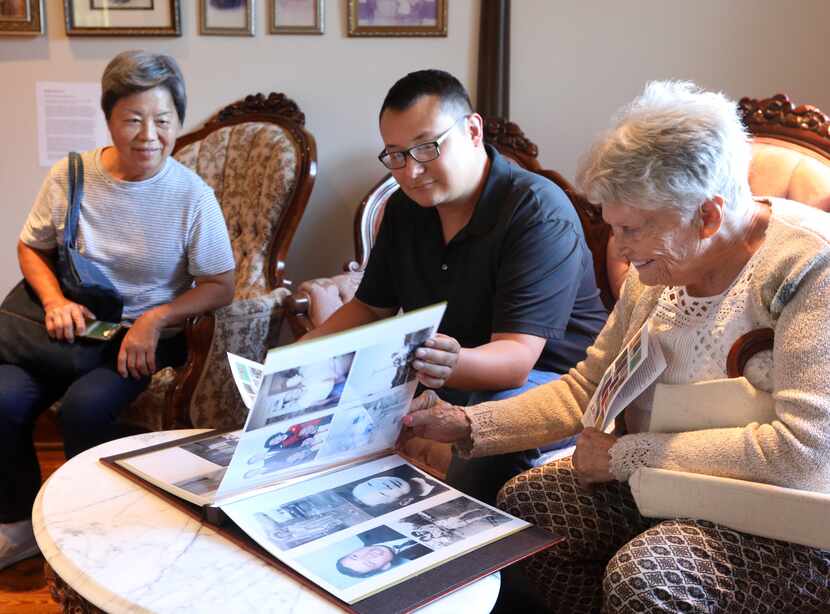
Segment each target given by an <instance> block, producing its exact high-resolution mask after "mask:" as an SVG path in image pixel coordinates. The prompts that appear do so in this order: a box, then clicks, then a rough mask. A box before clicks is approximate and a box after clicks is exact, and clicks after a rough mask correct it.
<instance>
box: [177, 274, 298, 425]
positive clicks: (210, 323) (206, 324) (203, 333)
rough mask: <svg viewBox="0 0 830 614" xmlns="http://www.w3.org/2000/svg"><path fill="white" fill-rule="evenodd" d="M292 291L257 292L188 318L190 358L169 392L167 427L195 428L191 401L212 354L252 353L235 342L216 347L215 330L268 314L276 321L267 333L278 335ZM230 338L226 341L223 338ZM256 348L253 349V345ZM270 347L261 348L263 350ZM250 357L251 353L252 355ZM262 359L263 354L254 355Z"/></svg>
mask: <svg viewBox="0 0 830 614" xmlns="http://www.w3.org/2000/svg"><path fill="white" fill-rule="evenodd" d="M289 294H290V293H289V291H288V290H287V289H286V288H276V289H275V290H270V291H268V292H263V293H261V294H255V295H252V296H248V297H246V298H242V299H238V300H235V301H233V302H232V303H230V304H229V305H225V306H224V307H220V308H219V309H216V310H215V311H212V312H209V313H206V314H202V315H199V316H194V317H191V318H188V319H187V321H186V322H185V336H186V337H187V360H186V361H185V364H184V365H183V366H182V367H180V368H179V369H177V370H176V377H175V380H174V382H173V385H172V386H171V387H170V389H169V390H168V392H167V396H166V399H165V407H164V425H165V428H192V426H193V421H192V419H191V411H190V408H191V402H192V400H193V398H194V397H195V393H196V389H197V387H198V386H199V384H200V382H201V381H202V375H203V373H204V372H205V368H206V366H207V363H208V361H209V360H211V355H212V354H213V360H214V362H215V361H216V360H224V354H225V351H232V352H235V353H244V354H246V355H247V354H249V351H245V350H246V349H249V348H243V347H234V346H233V345H232V344H227V343H225V344H223V347H222V348H214V347H213V345H214V336H215V334H216V331H217V330H219V329H223V328H225V327H231V326H233V325H234V323H237V322H238V321H245V320H258V319H262V318H263V317H267V318H268V319H269V320H272V321H273V322H275V324H274V325H273V326H274V328H275V329H276V330H274V331H272V333H269V334H268V335H267V336H268V337H269V338H270V337H272V336H273V337H276V335H278V334H279V331H278V325H279V324H280V323H281V322H282V305H283V303H284V302H285V299H286V297H287V296H289ZM223 341H225V342H226V341H227V340H223ZM250 349H253V348H250ZM267 349H268V348H267V347H266V348H264V349H263V348H258V350H262V352H261V353H262V354H263V356H264V351H265V350H267ZM249 357H250V356H249ZM253 358H255V359H261V358H262V356H256V357H253Z"/></svg>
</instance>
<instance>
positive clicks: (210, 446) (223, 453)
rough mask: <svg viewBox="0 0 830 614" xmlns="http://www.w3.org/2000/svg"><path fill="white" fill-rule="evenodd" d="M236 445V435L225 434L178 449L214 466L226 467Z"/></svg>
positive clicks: (187, 444) (184, 445)
mask: <svg viewBox="0 0 830 614" xmlns="http://www.w3.org/2000/svg"><path fill="white" fill-rule="evenodd" d="M238 443H239V434H238V433H225V434H224V435H217V436H216V437H210V438H208V439H201V440H199V441H194V442H192V443H186V444H182V445H181V446H179V447H180V448H182V449H183V450H187V451H188V452H190V453H191V454H195V455H196V456H199V457H201V458H203V459H205V460H206V461H210V462H211V463H213V464H215V465H221V466H222V467H227V466H228V464H229V463H230V462H231V457H232V456H233V453H234V451H235V450H236V446H237V444H238Z"/></svg>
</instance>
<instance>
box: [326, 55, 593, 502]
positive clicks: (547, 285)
mask: <svg viewBox="0 0 830 614" xmlns="http://www.w3.org/2000/svg"><path fill="white" fill-rule="evenodd" d="M380 133H381V136H382V138H383V142H384V149H383V151H382V152H381V153H380V155H379V156H378V158H379V159H380V161H381V163H383V165H384V166H385V167H386V168H388V169H389V170H390V171H391V172H392V175H393V176H394V178H395V179H396V180H397V182H398V184H399V185H400V190H398V191H397V192H396V193H395V194H394V195H393V196H392V197H391V198H390V199H389V202H388V203H387V205H386V209H385V213H384V217H383V222H382V223H381V227H380V230H379V233H378V237H377V241H376V243H375V246H374V247H373V249H372V253H371V255H370V258H369V263H368V266H367V267H366V272H365V274H364V276H363V279H362V281H361V284H360V287H359V288H358V290H357V293H356V295H355V298H354V299H352V300H351V301H350V302H348V303H346V304H345V305H343V306H342V307H341V308H340V309H339V310H338V311H336V312H335V313H334V314H332V316H331V317H330V318H329V319H328V320H327V321H326V322H324V323H323V324H322V325H321V326H320V327H318V328H317V329H315V330H314V331H313V333H310V335H313V336H319V335H323V334H327V333H332V332H337V331H341V330H345V329H348V328H351V327H353V326H358V325H360V324H365V323H368V322H372V321H374V320H377V319H381V318H386V317H389V316H392V315H394V314H395V313H396V312H397V311H398V309H403V310H404V311H408V310H411V309H417V308H419V307H424V306H426V305H431V304H433V303H437V302H440V301H447V311H446V313H445V315H444V319H443V320H442V322H441V326H440V328H439V334H438V335H436V336H435V337H434V338H432V339H430V340H429V341H427V342H426V343H425V344H424V346H422V347H421V348H419V349H418V350H417V352H416V360H415V361H414V362H413V367H414V368H415V369H416V370H417V371H418V379H419V381H420V383H421V384H423V385H424V386H427V387H429V388H436V389H438V393H439V395H440V396H441V397H443V398H444V399H445V400H447V401H449V402H451V403H455V404H459V405H463V404H468V403H478V402H482V401H485V400H495V399H498V398H504V397H505V396H512V395H515V394H518V393H519V392H522V391H524V390H526V389H529V388H532V387H533V386H536V385H539V384H540V383H544V382H547V381H550V380H552V379H555V378H557V377H558V376H559V374H562V373H565V372H567V370H568V369H569V368H570V367H572V366H574V365H575V364H576V363H577V362H579V361H580V360H581V359H582V358H584V356H585V350H586V349H587V347H588V346H589V345H591V343H592V342H593V340H594V337H595V336H596V335H597V333H598V332H599V330H600V329H601V328H602V326H603V324H604V323H605V319H606V313H605V309H604V308H603V306H602V303H601V301H600V298H599V291H598V290H597V287H596V283H595V280H594V271H593V263H592V259H591V253H590V251H589V250H588V247H587V245H586V243H585V238H584V235H583V232H582V227H581V225H580V222H579V218H578V216H577V214H576V211H575V209H574V208H573V206H572V205H571V203H570V201H569V200H568V198H567V196H566V195H565V193H564V192H562V190H560V189H559V187H557V186H556V185H555V184H553V183H552V182H550V181H549V180H548V179H546V178H544V177H542V176H540V175H537V174H535V173H531V172H529V171H526V170H523V169H521V168H519V167H518V166H516V165H513V164H511V163H509V162H508V161H507V159H505V158H504V157H502V156H501V155H499V153H498V152H497V151H496V150H495V149H493V148H492V147H490V146H489V145H485V144H484V126H483V120H482V118H481V116H480V115H479V114H478V113H475V112H473V109H472V106H471V104H470V99H469V96H468V95H467V92H466V91H465V89H464V87H463V86H462V85H461V83H459V82H458V80H457V79H456V78H455V77H453V76H452V75H450V74H449V73H446V72H443V71H439V70H422V71H418V72H414V73H411V74H409V75H407V76H405V77H404V78H402V79H401V80H399V81H398V82H397V83H396V84H395V85H394V86H392V89H390V90H389V93H388V94H387V96H386V99H385V100H384V102H383V106H382V107H381V112H380ZM538 456H539V452H538V451H537V450H530V451H526V452H520V453H516V454H509V455H504V456H499V457H491V458H481V459H474V460H462V459H460V458H458V457H455V456H454V457H453V460H452V464H451V466H450V470H449V474H448V476H447V480H448V482H449V483H450V484H452V485H453V486H455V487H457V488H459V489H460V490H462V491H465V492H467V493H469V494H471V495H473V496H475V497H477V498H480V499H482V500H484V501H488V502H494V501H495V496H496V493H497V492H498V489H499V487H501V485H502V484H504V482H506V481H507V480H508V479H509V478H510V477H512V476H513V475H516V474H518V473H520V472H521V471H524V470H526V469H528V468H529V467H530V466H531V463H532V461H533V459H535V458H537V457H538Z"/></svg>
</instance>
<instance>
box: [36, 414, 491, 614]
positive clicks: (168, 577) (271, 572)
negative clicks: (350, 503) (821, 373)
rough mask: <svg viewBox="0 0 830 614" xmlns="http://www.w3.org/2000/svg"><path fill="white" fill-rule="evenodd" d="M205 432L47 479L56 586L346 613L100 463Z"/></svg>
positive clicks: (40, 529)
mask: <svg viewBox="0 0 830 614" xmlns="http://www.w3.org/2000/svg"><path fill="white" fill-rule="evenodd" d="M198 432H200V431H199V430H182V431H165V432H157V433H146V434H142V435H134V436H132V437H125V438H123V439H119V440H117V441H111V442H109V443H105V444H102V445H100V446H97V447H96V448H92V449H91V450H87V451H86V452H84V453H83V454H80V455H78V456H76V457H75V458H73V459H72V460H70V461H68V462H67V463H66V464H64V465H63V466H62V467H61V468H60V469H58V470H57V471H56V472H55V473H54V474H53V475H52V476H51V477H50V478H49V479H48V480H47V482H46V483H45V484H44V485H43V487H42V488H41V489H40V493H38V496H37V500H36V501H35V505H34V509H33V512H32V518H33V522H34V530H35V537H36V538H37V543H38V545H39V546H40V549H41V551H42V552H43V556H44V557H45V559H46V562H47V564H48V566H50V567H51V569H52V570H53V571H54V573H55V574H56V575H57V576H58V578H56V579H54V580H55V581H56V583H57V585H58V587H57V590H58V591H62V590H67V589H66V586H64V585H67V586H68V587H69V589H68V590H67V592H69V593H71V592H72V591H74V592H75V593H77V594H78V595H79V596H80V597H81V598H82V599H83V600H86V601H88V602H89V603H90V604H92V605H93V606H97V607H98V608H100V609H102V610H104V611H106V612H177V613H180V612H223V613H228V612H245V613H248V612H279V613H281V614H292V613H293V614H318V613H323V612H326V613H328V612H341V611H342V610H341V609H340V608H338V607H337V606H336V605H334V604H332V603H331V602H329V601H327V600H326V599H324V598H323V597H321V596H319V595H317V594H315V593H314V592H312V591H310V590H308V589H306V588H304V587H303V586H302V584H300V583H299V582H297V581H296V580H294V579H292V578H291V577H289V576H288V575H286V574H283V573H281V572H280V571H279V570H277V569H276V568H274V567H272V566H270V565H267V564H266V563H264V562H263V561H261V560H260V559H258V558H256V557H255V556H253V555H251V554H248V553H247V552H245V551H244V550H242V549H240V548H238V547H237V546H235V545H234V544H232V543H231V542H230V541H228V540H226V539H225V538H224V537H222V536H221V535H219V534H218V533H216V532H215V531H214V530H213V529H212V528H211V527H210V526H208V525H204V524H201V523H200V522H198V521H196V520H194V519H193V518H191V517H190V516H188V515H187V514H185V513H183V512H181V511H179V510H177V509H176V508H174V507H173V506H171V505H169V504H168V503H166V502H165V501H164V500H162V499H161V498H159V497H157V496H155V495H153V494H151V493H150V492H148V491H146V490H144V489H143V488H141V487H140V486H138V485H136V484H134V483H133V482H131V481H130V480H127V479H126V478H124V477H122V476H120V475H119V474H117V473H116V472H114V471H113V470H111V469H109V468H107V467H105V466H103V465H102V464H101V463H99V462H98V459H99V458H101V457H102V456H109V455H113V454H118V453H120V452H126V451H128V450H133V449H137V448H142V447H145V446H149V445H153V444H157V443H162V442H164V441H168V440H170V439H174V438H179V437H186V436H188V435H192V434H195V433H198ZM500 586H501V579H500V576H499V574H498V573H495V574H492V575H490V576H487V577H485V578H483V579H481V580H479V581H477V582H475V583H474V584H471V585H469V586H467V587H465V588H463V589H461V590H458V591H456V592H455V593H452V594H450V595H447V596H446V597H443V598H441V599H439V600H437V601H435V602H433V603H431V604H429V605H427V606H425V607H424V608H422V609H420V610H418V612H419V613H422V614H444V613H446V614H455V613H457V612H489V611H490V610H492V608H493V605H494V604H495V602H496V598H497V597H498V594H499V588H500ZM61 587H63V588H61ZM54 592H55V589H54V588H53V593H54ZM73 597H74V596H73ZM90 610H94V608H91V609H90Z"/></svg>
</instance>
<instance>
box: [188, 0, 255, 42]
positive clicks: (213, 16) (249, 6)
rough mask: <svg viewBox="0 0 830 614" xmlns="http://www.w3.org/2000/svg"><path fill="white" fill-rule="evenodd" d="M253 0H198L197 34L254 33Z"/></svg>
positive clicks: (247, 34)
mask: <svg viewBox="0 0 830 614" xmlns="http://www.w3.org/2000/svg"><path fill="white" fill-rule="evenodd" d="M255 4H256V3H255V2H254V0H199V16H200V19H199V34H225V35H229V36H253V35H254V6H255Z"/></svg>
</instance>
